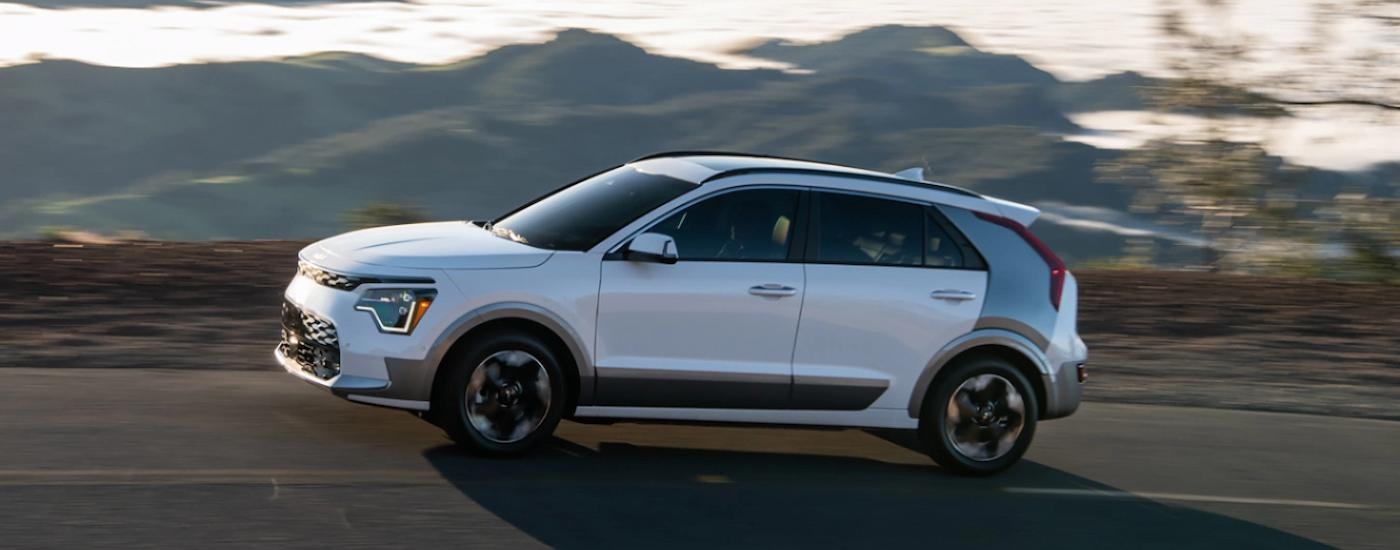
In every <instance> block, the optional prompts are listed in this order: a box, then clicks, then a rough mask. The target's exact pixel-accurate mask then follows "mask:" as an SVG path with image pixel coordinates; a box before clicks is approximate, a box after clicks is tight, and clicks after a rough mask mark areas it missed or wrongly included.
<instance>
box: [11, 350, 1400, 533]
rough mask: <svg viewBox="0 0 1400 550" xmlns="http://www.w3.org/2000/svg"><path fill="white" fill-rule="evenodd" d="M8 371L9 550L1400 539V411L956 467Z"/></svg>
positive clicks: (276, 384) (788, 444)
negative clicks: (482, 426) (502, 426)
mask: <svg viewBox="0 0 1400 550" xmlns="http://www.w3.org/2000/svg"><path fill="white" fill-rule="evenodd" d="M0 382H3V383H0V548H30V547H47V548H76V547H170V548H218V547H253V546H256V547H263V546H275V547H279V548H280V547H331V546H334V547H339V548H350V547H372V548H394V547H439V546H446V545H449V544H450V545H455V546H462V547H504V546H510V547H519V546H529V547H534V546H540V545H548V546H558V547H607V548H624V547H637V548H676V547H723V548H731V547H765V548H773V547H814V546H815V547H877V546H879V547H884V546H890V547H912V546H920V547H928V546H934V547H942V548H969V547H975V548H981V549H987V548H1052V547H1063V548H1090V547H1092V548H1146V547H1161V548H1181V547H1227V548H1305V547H1322V546H1325V545H1337V546H1342V547H1352V548H1396V547H1397V546H1400V473H1397V471H1400V423H1396V422H1385V421H1374V420H1352V419H1340V418H1327V417H1318V416H1303V415H1286V414H1269V413H1251V412H1236V411H1221V410H1209V409H1189V408H1172V407H1154V406H1129V405H1106V404H1093V403H1090V404H1087V405H1085V407H1084V408H1082V409H1081V410H1080V412H1079V414H1077V415H1076V416H1074V417H1071V418H1069V419H1066V420H1060V421H1055V422H1049V423H1045V424H1042V425H1041V429H1040V431H1039V432H1038V433H1037V434H1036V442H1035V444H1034V445H1033V446H1032V450H1031V452H1030V453H1029V454H1028V455H1027V459H1026V460H1025V461H1023V462H1022V463H1021V464H1020V465H1018V466H1017V467H1016V468H1014V469H1013V470H1011V471H1009V472H1007V473H1006V474H1004V475H1001V476H998V477H994V478H988V479H965V478H958V477H953V476H950V475H948V474H945V473H944V472H942V471H940V470H939V469H938V468H937V466H935V465H934V464H933V463H932V462H931V461H930V460H929V459H927V458H926V457H924V456H923V455H922V454H920V453H918V452H916V451H914V450H911V449H910V448H908V446H909V445H910V443H909V442H907V441H905V440H904V438H903V437H901V435H900V434H872V433H867V432H864V431H859V430H799V429H777V428H735V427H715V426H665V425H655V424H617V425H611V426H600V425H581V424H574V423H565V424H564V425H563V426H561V429H560V432H559V437H558V438H557V439H556V440H555V441H554V442H552V443H551V444H550V445H549V446H548V448H546V449H543V450H541V451H540V452H538V453H535V454H533V455H531V456H528V457H526V458H523V459H518V460H489V459H480V458H475V457H472V456H470V455H467V454H463V453H461V452H459V451H457V450H455V449H453V448H452V447H450V446H448V445H447V442H446V441H445V439H444V438H443V437H442V436H441V435H440V434H439V432H438V431H437V430H436V429H435V428H434V427H432V426H430V425H428V424H427V423H425V422H422V421H420V420H418V419H417V418H415V417H413V416H411V415H409V414H406V413H402V412H397V411H391V410H387V409H377V408H372V407H366V406H362V405H353V404H350V403H346V402H342V401H340V400H338V399H335V398H333V397H331V396H329V395H327V394H324V393H321V392H320V391H319V390H317V389H315V388H312V387H310V386H308V385H306V384H303V383H301V382H298V381H296V380H293V379H291V378H290V377H288V376H286V375H283V374H281V373H274V372H236V371H233V372H231V371H222V372H200V371H188V370H157V369H51V370H40V369H17V368H14V369H0ZM1090 391H1092V388H1091V390H1090Z"/></svg>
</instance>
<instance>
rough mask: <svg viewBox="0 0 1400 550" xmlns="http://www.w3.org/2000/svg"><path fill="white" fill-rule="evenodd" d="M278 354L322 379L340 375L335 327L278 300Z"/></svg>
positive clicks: (338, 347)
mask: <svg viewBox="0 0 1400 550" xmlns="http://www.w3.org/2000/svg"><path fill="white" fill-rule="evenodd" d="M280 347H281V349H282V354H283V355H286V356H287V357H290V358H291V359H292V360H294V361H296V362H297V364H298V365H301V369H302V370H304V371H306V372H309V373H311V374H313V375H315V376H316V377H317V378H320V379H322V380H328V379H331V378H334V377H335V376H336V375H338V374H340V335H339V334H338V333H337V332H336V330H335V325H334V324H332V323H331V322H330V321H327V320H325V319H322V318H320V317H318V316H316V315H314V314H312V313H310V312H308V311H305V310H303V309H301V308H299V307H297V306H296V304H293V303H291V302H289V301H286V300H283V301H282V343H281V344H280Z"/></svg>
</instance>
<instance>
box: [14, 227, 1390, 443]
mask: <svg viewBox="0 0 1400 550" xmlns="http://www.w3.org/2000/svg"><path fill="white" fill-rule="evenodd" d="M304 245H305V243H302V242H286V241H236V242H235V241H229V242H197V243H184V242H149V243H128V244H115V245H85V246H76V245H55V244H53V243H41V242H3V243H0V330H3V331H4V333H5V335H6V338H4V339H3V340H0V367H52V368H68V367H98V368H127V367H140V368H152V367H155V368H171V369H236V370H271V369H274V368H276V367H275V366H273V365H272V364H271V361H270V359H269V357H270V349H271V346H272V344H273V343H274V342H275V341H276V339H277V337H278V336H277V334H278V327H277V319H278V307H279V296H280V294H281V291H282V288H283V287H284V286H285V285H286V283H287V281H288V280H289V279H290V278H291V276H292V273H293V271H294V269H295V261H296V260H295V258H296V251H297V250H298V249H300V248H301V247H302V246H304ZM1075 275H1076V276H1077V277H1078V278H1079V282H1080V287H1081V292H1080V294H1081V297H1080V299H1081V305H1080V313H1079V317H1080V332H1081V333H1082V334H1083V337H1084V339H1085V341H1086V342H1087V343H1088V344H1089V348H1090V367H1091V380H1090V385H1089V386H1088V388H1087V390H1086V392H1087V393H1086V398H1087V399H1089V400H1091V401H1102V402H1118V403H1147V404H1167V405H1188V406H1200V407H1212V408H1232V409H1253V410H1269V411H1282V412H1301V413H1316V414H1332V415H1339V416H1351V417H1368V418H1382V419H1392V420H1400V407H1396V406H1395V404H1396V403H1400V359H1398V358H1397V357H1396V352H1397V351H1400V288H1396V287H1393V286H1381V285H1363V284H1347V283H1338V282H1331V281H1314V280H1298V279H1283V278H1268V277H1249V276H1235V275H1218V274H1205V273H1185V272H1150V271H1077V272H1076V273H1075Z"/></svg>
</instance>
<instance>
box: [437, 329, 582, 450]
mask: <svg viewBox="0 0 1400 550" xmlns="http://www.w3.org/2000/svg"><path fill="white" fill-rule="evenodd" d="M442 367H443V368H447V369H450V371H448V372H447V373H446V374H447V377H446V378H445V379H443V381H442V383H441V384H440V386H439V387H438V388H437V391H436V395H435V396H434V399H433V412H434V416H436V417H437V418H436V419H437V423H438V425H439V426H441V427H442V429H443V431H445V432H447V435H449V436H451V437H452V439H453V440H454V441H456V442H457V443H458V444H461V445H462V446H464V447H467V448H468V449H470V450H472V451H475V452H477V453H480V454H483V455H488V456H515V455H519V454H521V453H524V452H525V451H527V450H529V449H530V447H533V446H534V445H535V444H536V443H538V442H539V441H541V440H544V439H547V438H549V436H550V435H551V434H552V433H554V428H555V427H557V426H558V425H559V419H560V417H561V415H562V414H563V409H564V403H565V399H564V397H565V391H566V386H565V379H564V374H563V372H562V371H561V370H560V367H559V362H558V360H557V359H556V358H555V356H554V353H553V351H551V350H550V349H549V346H547V345H545V344H544V343H543V342H541V341H540V340H539V339H538V338H535V337H534V336H532V335H530V334H526V333H518V332H498V333H491V334H487V335H484V336H483V337H481V338H478V339H476V341H474V342H472V343H471V344H470V345H469V346H468V349H467V350H466V351H465V352H464V353H459V354H455V357H453V358H452V359H450V360H449V361H448V362H447V363H445V364H443V366H442Z"/></svg>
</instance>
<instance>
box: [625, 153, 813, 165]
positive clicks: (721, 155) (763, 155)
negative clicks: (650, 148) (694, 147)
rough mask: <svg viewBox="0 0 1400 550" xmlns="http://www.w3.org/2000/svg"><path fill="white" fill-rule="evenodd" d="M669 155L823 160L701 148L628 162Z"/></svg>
mask: <svg viewBox="0 0 1400 550" xmlns="http://www.w3.org/2000/svg"><path fill="white" fill-rule="evenodd" d="M667 157H750V158H758V159H777V160H796V161H801V162H821V161H816V160H808V159H799V158H793V157H782V156H778V155H765V154H762V153H736V152H733V151H709V150H699V151H685V150H680V151H660V152H657V153H652V154H650V155H644V156H640V157H637V158H634V159H632V160H630V161H627V163H628V164H631V163H633V162H641V161H644V160H647V159H659V158H667ZM822 164H831V163H829V162H823V163H822Z"/></svg>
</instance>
